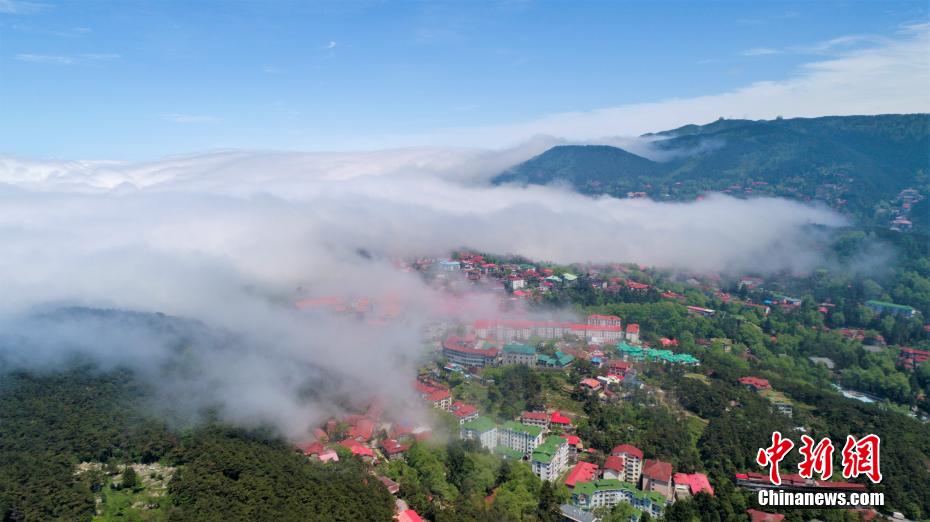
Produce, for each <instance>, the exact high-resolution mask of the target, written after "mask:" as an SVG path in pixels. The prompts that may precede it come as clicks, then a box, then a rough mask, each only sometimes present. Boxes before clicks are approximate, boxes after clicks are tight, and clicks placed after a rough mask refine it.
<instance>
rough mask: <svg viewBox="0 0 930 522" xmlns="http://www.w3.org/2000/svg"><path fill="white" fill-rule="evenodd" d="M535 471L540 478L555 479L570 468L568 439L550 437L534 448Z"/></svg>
mask: <svg viewBox="0 0 930 522" xmlns="http://www.w3.org/2000/svg"><path fill="white" fill-rule="evenodd" d="M532 466H533V473H535V474H536V476H537V477H539V479H540V480H548V481H554V480H556V479H558V478H559V475H561V474H562V473H563V472H565V470H566V469H567V468H568V440H567V439H565V438H563V437H549V438H548V439H546V441H545V442H543V443H542V444H540V445H539V446H537V447H536V449H535V450H533V457H532Z"/></svg>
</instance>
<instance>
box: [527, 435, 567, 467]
mask: <svg viewBox="0 0 930 522" xmlns="http://www.w3.org/2000/svg"><path fill="white" fill-rule="evenodd" d="M565 442H566V440H565V439H564V438H562V437H549V438H548V439H546V440H545V441H544V442H543V443H542V444H540V445H539V446H536V449H535V450H533V460H534V461H536V462H545V463H547V464H548V463H549V462H550V461H552V458H553V457H555V454H556V453H557V452H558V451H559V446H561V445H562V444H565Z"/></svg>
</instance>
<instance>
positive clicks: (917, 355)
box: [898, 347, 930, 370]
mask: <svg viewBox="0 0 930 522" xmlns="http://www.w3.org/2000/svg"><path fill="white" fill-rule="evenodd" d="M927 360H930V351H927V350H918V349H916V348H908V347H904V348H901V354H900V355H898V362H899V363H900V364H901V366H903V367H904V368H905V369H908V370H913V369H914V368H917V367H918V366H920V365H921V364H923V363H925V362H927Z"/></svg>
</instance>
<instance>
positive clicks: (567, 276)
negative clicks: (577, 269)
mask: <svg viewBox="0 0 930 522" xmlns="http://www.w3.org/2000/svg"><path fill="white" fill-rule="evenodd" d="M562 279H564V280H565V282H566V283H574V282H575V281H577V280H578V276H576V275H575V274H569V273H568V272H566V273H564V274H562Z"/></svg>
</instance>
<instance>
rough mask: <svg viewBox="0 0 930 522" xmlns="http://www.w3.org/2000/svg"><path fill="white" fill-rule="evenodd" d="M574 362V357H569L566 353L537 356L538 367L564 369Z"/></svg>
mask: <svg viewBox="0 0 930 522" xmlns="http://www.w3.org/2000/svg"><path fill="white" fill-rule="evenodd" d="M574 360H575V356H574V355H569V354H567V353H564V352H555V355H545V354H539V355H537V356H536V366H541V367H543V368H558V369H564V368H565V367H566V366H568V365H569V364H571V363H572V361H574Z"/></svg>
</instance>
